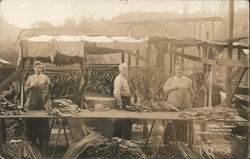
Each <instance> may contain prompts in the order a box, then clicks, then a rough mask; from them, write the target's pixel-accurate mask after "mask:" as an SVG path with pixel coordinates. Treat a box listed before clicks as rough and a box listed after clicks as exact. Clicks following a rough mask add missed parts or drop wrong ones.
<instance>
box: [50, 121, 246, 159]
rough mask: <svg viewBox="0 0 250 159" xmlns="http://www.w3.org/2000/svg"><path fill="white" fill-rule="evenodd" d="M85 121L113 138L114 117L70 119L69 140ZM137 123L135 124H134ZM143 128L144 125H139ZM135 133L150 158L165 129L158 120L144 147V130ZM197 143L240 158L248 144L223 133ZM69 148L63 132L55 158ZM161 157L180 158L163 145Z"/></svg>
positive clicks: (77, 134) (75, 137)
mask: <svg viewBox="0 0 250 159" xmlns="http://www.w3.org/2000/svg"><path fill="white" fill-rule="evenodd" d="M82 122H84V123H85V124H86V125H87V126H88V128H89V129H90V130H92V131H95V132H97V133H100V134H101V135H103V136H104V137H106V138H111V137H112V133H113V123H114V120H112V119H84V120H79V119H70V120H69V124H70V127H71V130H72V133H73V138H72V137H71V136H70V135H69V134H70V133H69V131H68V130H67V134H68V136H69V142H70V143H72V142H73V141H74V140H75V141H77V140H79V139H80V138H81V137H82V132H81V131H80V129H79V125H81V124H82ZM151 123H152V121H148V130H149V129H150V126H151ZM134 125H135V124H134ZM137 125H138V124H137ZM139 126H141V128H142V125H139ZM133 129H134V131H133V135H132V139H133V140H134V141H135V142H136V143H137V144H138V145H139V146H140V147H141V148H142V150H143V152H144V153H145V154H146V155H147V156H148V158H149V159H150V158H151V157H152V156H153V153H154V152H155V150H156V147H157V146H158V144H159V141H160V137H161V132H162V130H163V126H162V123H161V122H160V121H156V124H155V127H154V129H153V131H152V135H151V138H150V140H149V143H148V145H147V146H146V147H144V143H145V141H146V139H143V138H142V131H138V127H137V130H135V127H133ZM194 129H195V130H196V129H200V127H199V124H195V125H194ZM57 132H58V125H55V126H54V128H53V131H52V134H51V141H50V144H49V147H50V148H49V149H48V151H47V153H48V155H49V154H50V153H51V147H53V144H54V143H55V139H56V133H57ZM194 138H195V143H196V144H197V145H202V146H203V147H204V148H205V149H207V150H208V151H209V152H211V153H212V154H213V157H214V158H218V159H220V158H229V159H230V158H232V159H235V158H239V159H240V157H238V156H239V155H238V152H241V153H244V152H243V151H244V150H243V149H242V147H243V148H244V147H245V146H246V145H244V144H245V143H242V142H240V141H239V140H237V138H235V137H229V136H222V135H217V136H216V135H206V138H207V142H203V141H202V140H201V137H200V135H195V136H194ZM66 150H67V144H66V140H65V136H64V135H63V133H61V136H60V139H59V143H58V148H57V149H56V153H55V156H54V158H55V159H60V158H61V157H62V155H63V153H64V152H65V151H66ZM157 158H159V159H168V158H169V159H178V158H181V157H178V155H176V154H173V153H172V152H171V149H169V147H168V146H163V145H162V146H161V147H160V150H159V154H158V157H157Z"/></svg>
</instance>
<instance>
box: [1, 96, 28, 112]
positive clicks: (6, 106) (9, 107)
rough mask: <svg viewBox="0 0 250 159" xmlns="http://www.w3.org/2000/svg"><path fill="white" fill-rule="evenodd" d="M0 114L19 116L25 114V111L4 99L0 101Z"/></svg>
mask: <svg viewBox="0 0 250 159" xmlns="http://www.w3.org/2000/svg"><path fill="white" fill-rule="evenodd" d="M0 112H1V113H0V115H19V114H23V113H25V112H26V110H25V109H23V108H22V107H21V106H19V105H17V104H14V103H12V102H11V101H9V100H7V99H6V98H2V99H1V101H0Z"/></svg>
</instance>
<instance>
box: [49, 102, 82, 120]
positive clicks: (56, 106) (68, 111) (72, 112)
mask: <svg viewBox="0 0 250 159" xmlns="http://www.w3.org/2000/svg"><path fill="white" fill-rule="evenodd" d="M47 111H48V114H49V115H57V116H65V117H69V116H78V115H79V112H80V108H78V106H77V105H76V104H74V103H73V102H72V101H71V100H68V99H55V100H53V101H52V102H51V106H50V107H48V108H47Z"/></svg>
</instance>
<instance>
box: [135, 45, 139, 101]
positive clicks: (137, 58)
mask: <svg viewBox="0 0 250 159" xmlns="http://www.w3.org/2000/svg"><path fill="white" fill-rule="evenodd" d="M135 53H136V55H137V57H136V61H135V65H136V66H138V65H139V55H140V54H139V53H140V52H139V49H137V50H136V52H135ZM134 103H137V96H136V94H135V95H134Z"/></svg>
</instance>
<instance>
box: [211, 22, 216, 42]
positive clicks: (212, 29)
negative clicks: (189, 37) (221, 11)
mask: <svg viewBox="0 0 250 159" xmlns="http://www.w3.org/2000/svg"><path fill="white" fill-rule="evenodd" d="M214 23H215V22H214V21H212V37H211V38H212V40H214Z"/></svg>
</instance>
